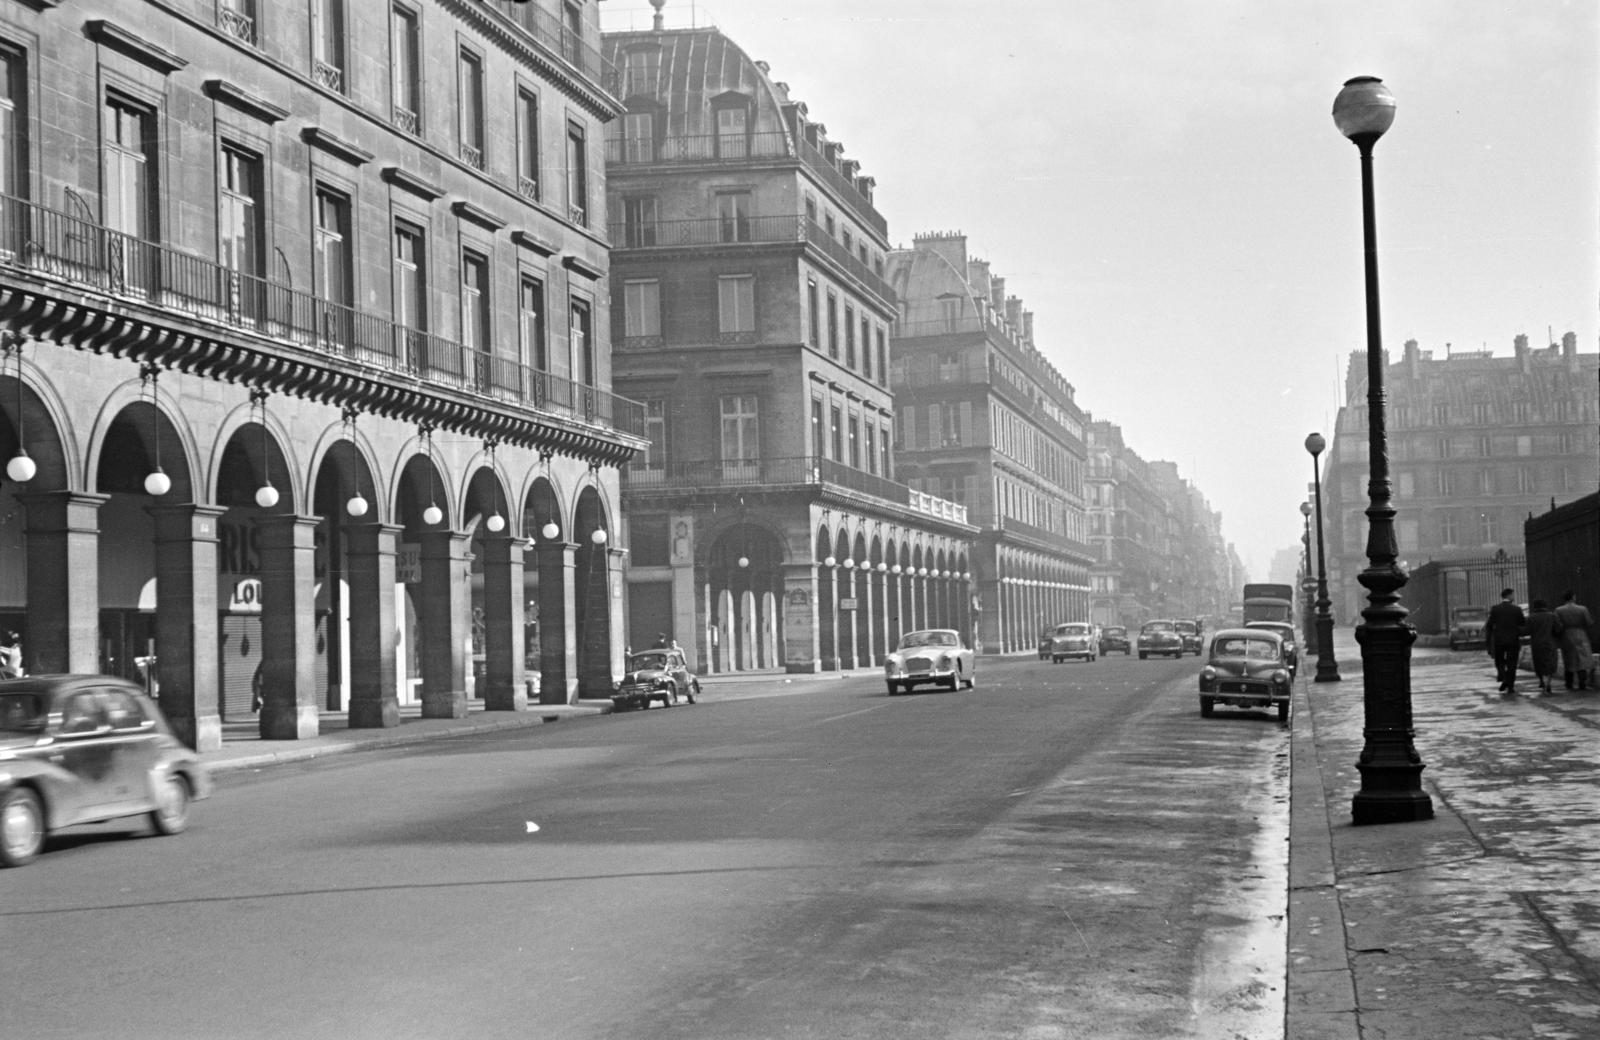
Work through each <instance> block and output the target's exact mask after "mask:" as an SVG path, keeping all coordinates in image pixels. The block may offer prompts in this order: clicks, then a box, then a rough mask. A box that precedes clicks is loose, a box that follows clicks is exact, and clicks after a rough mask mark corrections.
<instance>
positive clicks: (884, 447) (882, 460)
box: [878, 426, 894, 478]
mask: <svg viewBox="0 0 1600 1040" xmlns="http://www.w3.org/2000/svg"><path fill="white" fill-rule="evenodd" d="M889 445H890V441H889V427H887V426H885V427H884V428H883V433H881V434H880V435H879V436H878V456H879V460H878V473H879V475H880V476H884V477H890V478H892V477H893V476H894V474H893V473H891V472H890V471H889Z"/></svg>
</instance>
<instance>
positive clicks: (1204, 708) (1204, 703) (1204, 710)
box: [1200, 697, 1212, 719]
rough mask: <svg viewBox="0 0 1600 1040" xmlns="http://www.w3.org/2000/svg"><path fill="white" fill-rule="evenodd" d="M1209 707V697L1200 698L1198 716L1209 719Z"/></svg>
mask: <svg viewBox="0 0 1600 1040" xmlns="http://www.w3.org/2000/svg"><path fill="white" fill-rule="evenodd" d="M1211 705H1212V702H1211V698H1210V697H1201V698H1200V716H1201V717H1202V718H1207V719H1209V718H1210V717H1211V711H1212V707H1211Z"/></svg>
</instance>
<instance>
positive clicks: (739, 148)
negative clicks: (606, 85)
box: [606, 124, 789, 166]
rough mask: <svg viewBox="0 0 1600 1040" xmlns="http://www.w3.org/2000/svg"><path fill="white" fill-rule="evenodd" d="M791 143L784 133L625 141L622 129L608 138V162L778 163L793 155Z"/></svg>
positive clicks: (636, 163) (630, 163)
mask: <svg viewBox="0 0 1600 1040" xmlns="http://www.w3.org/2000/svg"><path fill="white" fill-rule="evenodd" d="M613 125H614V126H615V124H613ZM788 140H789V138H788V135H787V134H785V133H784V132H783V131H782V130H773V131H763V132H761V133H753V134H739V135H724V134H688V135H680V136H674V137H661V138H651V139H644V138H630V137H624V136H623V135H622V130H621V128H620V127H618V128H617V129H616V130H614V131H613V132H612V133H610V134H607V135H606V162H607V164H609V165H612V166H637V165H647V164H652V163H705V162H734V161H743V160H745V159H776V158H781V157H783V156H785V155H788V154H789V145H788Z"/></svg>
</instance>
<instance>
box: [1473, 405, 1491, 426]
mask: <svg viewBox="0 0 1600 1040" xmlns="http://www.w3.org/2000/svg"><path fill="white" fill-rule="evenodd" d="M1472 421H1473V422H1475V423H1477V424H1478V425H1479V426H1482V425H1483V424H1484V423H1487V422H1488V421H1489V402H1488V401H1474V402H1472Z"/></svg>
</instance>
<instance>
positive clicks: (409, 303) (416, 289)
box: [394, 221, 428, 368]
mask: <svg viewBox="0 0 1600 1040" xmlns="http://www.w3.org/2000/svg"><path fill="white" fill-rule="evenodd" d="M423 241H424V240H423V237H422V229H421V228H419V227H417V226H416V225H414V224H407V223H405V222H403V221H397V222H396V223H395V226H394V323H395V324H396V325H397V326H399V327H400V337H401V358H402V360H403V361H404V362H405V364H406V365H407V367H410V368H416V367H418V366H420V365H421V363H422V361H423V360H424V356H425V350H424V346H425V340H424V337H423V336H421V335H419V334H418V333H420V332H422V331H424V330H426V329H427V327H428V311H427V300H428V294H427V288H426V286H427V263H426V261H427V256H426V252H425V249H424V246H423Z"/></svg>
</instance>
